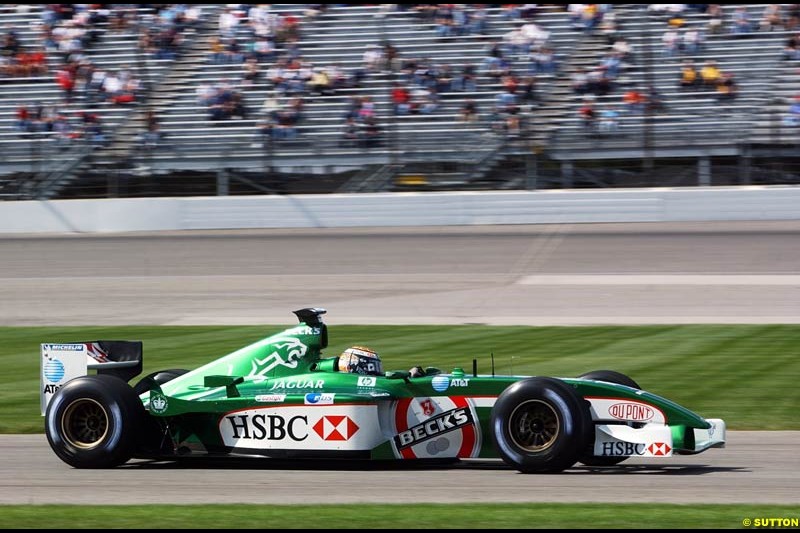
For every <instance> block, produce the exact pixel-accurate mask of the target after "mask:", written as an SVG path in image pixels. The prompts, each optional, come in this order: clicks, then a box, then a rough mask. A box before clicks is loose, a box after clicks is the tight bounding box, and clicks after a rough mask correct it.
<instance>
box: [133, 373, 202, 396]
mask: <svg viewBox="0 0 800 533" xmlns="http://www.w3.org/2000/svg"><path fill="white" fill-rule="evenodd" d="M187 372H188V370H184V369H182V368H170V369H169V370H159V371H158V372H153V373H152V374H148V375H146V376H145V377H143V378H142V379H140V380H139V382H138V383H137V384H136V385H135V386H134V387H133V392H135V393H136V395H137V396H141V395H142V394H144V393H145V392H150V391H151V390H153V389H154V388H155V386H156V385H159V386H161V385H163V384H164V383H166V382H168V381H172V380H173V379H175V378H177V377H178V376H182V375H184V374H186V373H187Z"/></svg>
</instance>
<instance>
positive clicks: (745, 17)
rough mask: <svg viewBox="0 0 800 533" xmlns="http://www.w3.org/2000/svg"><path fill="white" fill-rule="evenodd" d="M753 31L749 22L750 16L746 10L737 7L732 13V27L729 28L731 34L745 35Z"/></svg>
mask: <svg viewBox="0 0 800 533" xmlns="http://www.w3.org/2000/svg"><path fill="white" fill-rule="evenodd" d="M751 31H753V24H752V23H751V22H750V14H749V13H748V12H747V8H746V7H744V6H742V7H737V8H736V11H734V13H733V27H732V28H731V33H734V34H736V35H746V34H748V33H750V32H751Z"/></svg>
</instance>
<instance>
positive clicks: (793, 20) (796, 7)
mask: <svg viewBox="0 0 800 533" xmlns="http://www.w3.org/2000/svg"><path fill="white" fill-rule="evenodd" d="M798 26H800V4H791V5H790V6H789V11H788V13H787V14H786V23H785V29H786V31H794V30H796V29H797V27H798Z"/></svg>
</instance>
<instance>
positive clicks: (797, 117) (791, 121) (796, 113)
mask: <svg viewBox="0 0 800 533" xmlns="http://www.w3.org/2000/svg"><path fill="white" fill-rule="evenodd" d="M783 124H784V125H785V126H800V95H798V96H795V97H794V101H793V102H792V104H791V105H790V106H789V109H788V113H787V114H786V116H784V117H783Z"/></svg>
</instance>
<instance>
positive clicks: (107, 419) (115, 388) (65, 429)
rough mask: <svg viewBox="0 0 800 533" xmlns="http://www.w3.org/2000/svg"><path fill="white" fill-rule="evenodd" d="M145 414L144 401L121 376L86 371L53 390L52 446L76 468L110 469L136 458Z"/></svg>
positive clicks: (50, 409)
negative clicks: (139, 433) (85, 374)
mask: <svg viewBox="0 0 800 533" xmlns="http://www.w3.org/2000/svg"><path fill="white" fill-rule="evenodd" d="M144 417H145V411H144V407H143V406H142V402H141V400H139V397H138V396H137V395H136V394H135V393H134V392H133V389H132V388H131V387H130V386H129V385H128V384H127V383H125V382H124V381H122V380H121V379H119V378H117V377H114V376H108V375H96V376H84V377H80V378H77V379H73V380H72V381H70V382H68V383H67V384H66V385H64V386H63V387H61V388H60V389H59V390H58V392H56V393H55V394H54V395H53V398H52V399H51V400H50V404H49V405H48V406H47V411H46V413H45V433H46V434H47V441H48V442H49V443H50V447H51V448H52V449H53V451H54V452H55V453H56V455H58V457H59V458H60V459H61V460H62V461H64V462H65V463H67V464H69V465H71V466H74V467H75V468H110V467H114V466H117V465H120V464H122V463H124V462H125V461H127V460H128V459H130V458H131V456H132V455H133V453H134V451H135V448H136V443H137V433H138V431H139V428H140V427H141V426H142V423H143V420H144Z"/></svg>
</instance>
